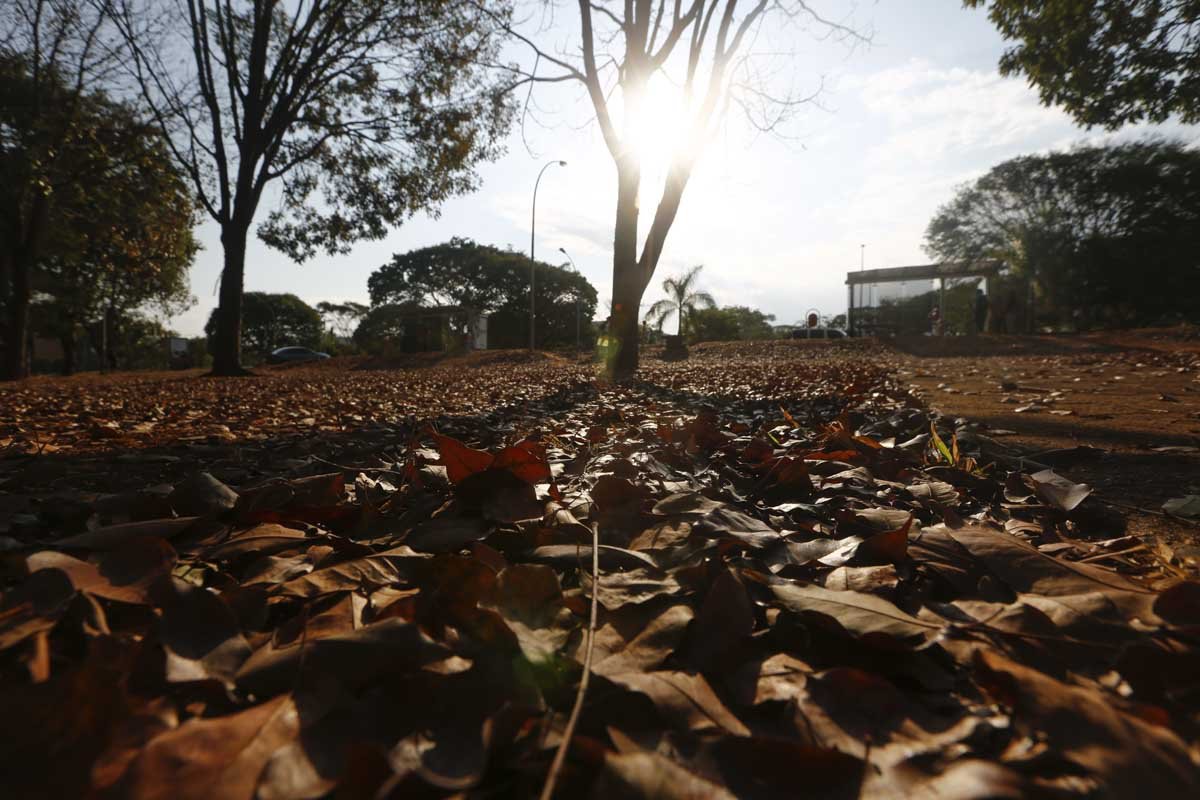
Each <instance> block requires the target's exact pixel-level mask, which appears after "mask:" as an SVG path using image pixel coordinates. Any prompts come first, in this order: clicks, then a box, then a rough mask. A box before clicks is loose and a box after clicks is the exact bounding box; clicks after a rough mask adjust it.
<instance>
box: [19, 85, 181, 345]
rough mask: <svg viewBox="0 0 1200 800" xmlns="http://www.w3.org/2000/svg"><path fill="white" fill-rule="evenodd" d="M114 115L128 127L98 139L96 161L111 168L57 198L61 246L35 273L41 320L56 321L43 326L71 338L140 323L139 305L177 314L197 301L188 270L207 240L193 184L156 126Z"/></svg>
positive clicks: (57, 232)
mask: <svg viewBox="0 0 1200 800" xmlns="http://www.w3.org/2000/svg"><path fill="white" fill-rule="evenodd" d="M110 111H111V113H112V115H113V116H114V117H116V118H117V120H121V119H123V118H124V119H125V122H124V123H123V124H120V123H118V124H117V125H115V126H114V127H113V128H110V129H108V130H104V129H101V130H98V131H97V132H96V134H95V145H96V149H97V151H98V152H97V154H96V155H95V156H94V159H93V160H94V161H96V162H99V161H100V160H101V159H105V160H106V162H107V163H106V165H105V168H104V169H101V165H100V164H99V163H96V164H95V165H94V167H93V168H94V171H95V172H96V173H97V174H96V182H95V183H94V184H91V185H88V186H86V187H83V186H78V185H75V186H70V187H64V189H63V190H61V191H59V192H58V193H57V198H56V203H57V208H58V214H59V219H58V222H57V224H56V226H55V229H54V234H55V236H54V242H53V243H52V244H51V245H50V246H49V247H48V248H47V249H46V251H45V253H44V255H43V257H42V259H41V260H40V261H39V263H38V265H37V269H36V272H35V275H34V285H35V286H36V287H37V289H38V291H39V295H38V297H37V302H38V305H39V306H40V307H41V308H40V309H39V317H40V318H41V319H43V320H46V321H48V323H49V325H48V326H47V327H42V326H38V328H37V330H38V332H39V333H42V334H44V335H54V336H58V337H60V338H62V339H64V340H65V339H67V338H73V337H74V336H75V335H76V334H77V332H78V330H79V326H80V325H82V324H85V323H88V322H91V321H93V320H96V319H99V318H101V317H104V318H106V319H110V320H114V321H115V320H127V321H129V322H130V323H133V321H134V320H135V318H136V315H135V314H134V312H135V311H136V310H137V309H139V308H143V307H147V306H153V307H154V309H155V310H157V311H158V312H161V313H162V314H165V315H168V316H169V315H173V314H177V313H180V312H182V311H184V310H185V309H187V308H188V307H189V306H190V305H191V304H192V302H194V298H192V296H191V294H190V292H189V285H188V269H189V268H190V266H191V263H192V259H193V258H194V255H195V253H196V251H197V250H198V249H199V244H198V243H197V242H196V240H195V238H194V236H193V233H192V225H193V223H194V221H195V214H194V209H193V206H192V203H191V199H190V195H189V192H188V190H187V187H186V185H185V184H184V182H183V179H182V177H181V176H180V175H179V174H178V173H177V172H176V171H175V170H174V169H173V168H172V165H171V162H170V161H169V160H168V159H167V157H166V155H165V153H164V152H163V147H162V142H161V140H160V139H159V137H158V134H157V132H156V131H155V130H154V129H153V128H149V127H146V126H141V125H138V124H137V123H136V121H135V120H134V119H133V118H132V117H131V116H129V114H128V112H127V111H126V110H125V109H122V108H119V107H117V108H112V109H111V110H110ZM106 133H111V134H113V135H112V136H111V137H107V138H111V139H112V141H106V140H105V137H104V136H103V134H106ZM118 152H119V153H120V156H119V157H117V156H116V155H115V154H116V153H118Z"/></svg>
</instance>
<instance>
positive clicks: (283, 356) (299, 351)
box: [267, 347, 329, 364]
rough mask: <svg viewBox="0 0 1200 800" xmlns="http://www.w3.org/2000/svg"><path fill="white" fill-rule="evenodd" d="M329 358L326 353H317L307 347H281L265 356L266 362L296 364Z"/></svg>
mask: <svg viewBox="0 0 1200 800" xmlns="http://www.w3.org/2000/svg"><path fill="white" fill-rule="evenodd" d="M326 358H329V354H328V353H318V352H317V351H316V350H309V349H308V348H307V347H281V348H279V349H278V350H274V351H272V352H271V355H269V356H267V363H268V364H296V363H299V362H301V361H322V360H324V359H326Z"/></svg>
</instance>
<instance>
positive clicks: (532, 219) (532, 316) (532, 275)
mask: <svg viewBox="0 0 1200 800" xmlns="http://www.w3.org/2000/svg"><path fill="white" fill-rule="evenodd" d="M555 164H558V165H559V166H560V167H565V166H566V165H567V162H565V161H558V160H557V159H556V160H553V161H547V162H546V163H545V164H544V165H542V169H541V171H540V172H538V176H537V180H536V181H534V182H533V209H532V211H531V212H530V215H529V349H530V350H532V349H533V342H534V337H533V334H534V327H535V325H536V318H537V312H536V310H535V306H534V302H533V301H534V297H535V296H536V295H535V291H536V289H537V258H536V256H535V255H534V242H535V235H536V233H537V190H538V184H540V183H541V182H542V175H543V174H545V172H546V170H547V169H548V168H549V167H551V166H553V165H555Z"/></svg>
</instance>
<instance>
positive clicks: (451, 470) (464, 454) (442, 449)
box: [431, 433, 495, 483]
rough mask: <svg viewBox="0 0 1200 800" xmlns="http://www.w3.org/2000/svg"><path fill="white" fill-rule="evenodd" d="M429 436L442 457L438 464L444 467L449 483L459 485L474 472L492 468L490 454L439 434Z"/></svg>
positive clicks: (492, 459)
mask: <svg viewBox="0 0 1200 800" xmlns="http://www.w3.org/2000/svg"><path fill="white" fill-rule="evenodd" d="M431 435H432V436H433V440H434V441H435V442H436V443H437V447H438V452H439V453H440V454H441V456H442V460H441V461H440V462H439V463H441V464H443V465H444V466H445V467H446V477H448V478H449V479H450V482H451V483H459V482H461V481H462V480H463V479H464V478H467V477H468V476H470V475H474V474H475V473H476V472H482V471H483V470H485V469H487V468H488V467H490V466H492V462H493V461H494V460H495V457H494V456H493V455H492V454H491V453H485V452H484V451H482V450H474V449H472V448H470V447H467V446H466V445H465V444H463V443H462V442H460V441H458V440H457V439H453V438H451V437H449V436H442V435H441V434H440V433H434V434H431Z"/></svg>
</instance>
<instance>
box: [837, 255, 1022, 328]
mask: <svg viewBox="0 0 1200 800" xmlns="http://www.w3.org/2000/svg"><path fill="white" fill-rule="evenodd" d="M1002 268H1003V264H1002V263H1001V262H1000V261H994V260H983V261H947V262H943V263H940V264H920V265H916V266H910V267H886V268H884V269H867V270H859V271H857V272H848V273H846V294H847V306H846V307H847V313H846V326H847V328H848V329H849V332H850V335H851V336H905V335H909V336H911V335H919V334H926V333H927V334H933V335H945V334H952V335H969V334H974V333H979V332H981V331H983V330H986V329H987V320H988V319H989V315H991V314H992V313H994V309H993V308H992V305H993V301H994V300H995V299H996V297H995V292H994V291H993V288H992V286H991V284H992V282H993V280H994V279H995V278H996V277H998V276H999V275H1000V272H1001V270H1002Z"/></svg>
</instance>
